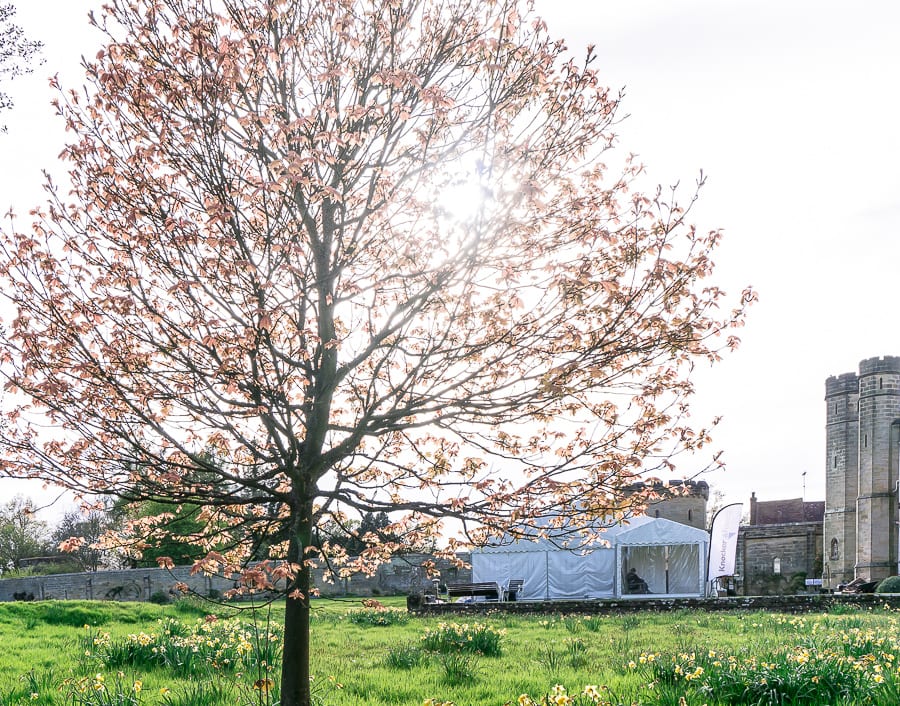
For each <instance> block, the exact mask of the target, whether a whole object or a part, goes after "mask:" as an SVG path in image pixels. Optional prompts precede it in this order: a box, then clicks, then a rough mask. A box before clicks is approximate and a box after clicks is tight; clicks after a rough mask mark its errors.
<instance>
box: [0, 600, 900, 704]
mask: <svg viewBox="0 0 900 706" xmlns="http://www.w3.org/2000/svg"><path fill="white" fill-rule="evenodd" d="M384 602H385V603H386V604H387V605H388V607H389V609H388V610H376V609H370V608H363V607H362V606H361V603H360V602H359V601H353V600H350V601H326V600H320V601H317V602H316V603H315V610H314V617H313V623H312V641H313V645H314V655H313V660H312V669H313V672H314V673H315V675H316V679H315V681H314V690H315V694H316V697H317V699H318V702H319V703H321V704H335V705H337V706H341V705H349V704H368V705H372V706H375V705H376V704H377V705H381V704H403V705H409V706H413V705H415V706H422V704H442V703H447V702H452V703H453V704H456V706H468V705H480V704H485V705H491V706H502V705H503V704H512V705H515V706H532V704H544V703H545V704H560V705H563V706H565V705H567V704H568V705H572V706H585V705H587V704H612V705H617V704H626V705H629V706H630V705H631V704H638V705H640V706H645V705H646V706H649V705H651V704H653V705H657V704H658V705H663V706H666V705H671V706H699V705H700V704H707V705H708V706H714V705H718V706H724V705H725V704H729V705H730V704H767V705H768V704H772V705H773V706H774V705H777V706H790V705H793V704H797V705H806V704H809V705H810V706H813V705H815V706H820V705H823V704H832V705H833V706H857V705H858V706H868V705H872V706H888V705H889V704H890V705H892V706H893V705H896V704H898V703H900V620H898V618H900V614H898V613H896V612H893V611H890V610H887V609H884V610H871V611H841V612H833V613H830V614H817V615H808V616H802V617H792V616H788V615H781V614H763V613H729V614H719V613H716V614H706V613H700V612H688V611H679V612H675V613H668V614H655V613H646V614H637V615H628V616H610V617H588V616H559V615H547V616H510V615H503V614H499V613H497V614H493V615H489V616H487V617H485V618H484V619H481V620H479V621H478V622H477V623H475V622H472V621H471V620H470V621H469V622H468V623H465V621H462V620H456V621H455V620H451V619H446V618H444V619H438V618H417V617H411V616H409V615H408V614H407V613H406V612H405V609H403V608H402V607H401V606H402V605H403V599H386V600H385V601H384ZM208 613H215V614H216V616H217V619H215V620H213V619H210V618H208V617H207V615H208ZM280 620H281V613H280V610H278V609H277V608H273V609H272V611H271V612H269V611H267V610H265V609H263V610H258V611H256V612H255V613H252V612H248V611H243V612H241V613H236V612H234V611H229V610H228V609H223V608H222V607H217V606H214V605H211V604H200V603H196V602H191V601H182V602H179V603H177V604H174V605H170V606H156V605H151V604H125V603H112V602H102V603H101V602H86V601H85V602H82V601H72V602H54V601H47V602H41V603H7V604H0V650H2V651H0V706H8V705H11V704H44V705H54V706H62V705H63V704H66V705H70V704H71V705H73V706H76V705H78V706H94V705H96V706H113V705H115V706H137V705H138V704H146V705H148V706H149V705H155V704H162V705H164V706H250V705H251V704H252V705H253V706H263V705H266V706H274V705H275V704H277V682H278V678H277V675H278V672H279V670H280V664H279V662H278V650H279V641H280ZM85 626H87V627H85Z"/></svg>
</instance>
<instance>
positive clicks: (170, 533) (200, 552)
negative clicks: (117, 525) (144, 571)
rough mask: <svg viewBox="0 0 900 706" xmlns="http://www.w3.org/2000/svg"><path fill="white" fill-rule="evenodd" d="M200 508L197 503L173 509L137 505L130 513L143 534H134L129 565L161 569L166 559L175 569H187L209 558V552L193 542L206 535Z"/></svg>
mask: <svg viewBox="0 0 900 706" xmlns="http://www.w3.org/2000/svg"><path fill="white" fill-rule="evenodd" d="M201 509H202V508H201V506H200V505H197V504H189V503H184V504H181V505H179V506H177V507H172V506H170V505H166V504H164V503H161V502H158V501H155V500H147V501H145V502H142V503H137V504H135V505H134V506H133V507H132V508H131V509H130V510H129V511H128V513H127V514H128V516H129V518H130V519H131V520H132V521H133V522H136V523H137V524H139V525H140V526H141V531H140V532H139V533H134V532H133V533H132V536H133V537H134V541H133V543H132V544H131V545H130V546H129V552H128V554H129V555H130V559H129V560H128V562H129V564H130V565H131V566H133V567H135V568H137V567H145V566H159V560H160V558H162V557H167V558H169V559H171V561H172V564H173V565H174V566H186V565H189V564H193V563H194V562H195V561H197V560H198V559H201V558H203V557H204V556H206V554H207V551H208V550H206V549H204V548H203V546H202V544H199V543H197V542H196V541H195V540H194V539H193V538H194V537H196V536H197V535H198V534H199V535H200V536H204V535H206V534H207V532H206V528H205V526H204V523H203V522H202V521H201V520H200V512H201Z"/></svg>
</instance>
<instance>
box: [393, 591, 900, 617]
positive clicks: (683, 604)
mask: <svg viewBox="0 0 900 706" xmlns="http://www.w3.org/2000/svg"><path fill="white" fill-rule="evenodd" d="M836 605H846V606H853V607H856V608H881V607H890V608H893V609H895V610H896V609H898V608H900V594H896V593H894V594H872V593H868V594H866V593H863V594H837V593H835V594H831V593H828V594H815V595H806V596H747V597H741V598H632V599H628V600H621V599H620V600H597V601H518V602H517V601H512V602H504V603H497V602H491V603H420V602H418V601H417V600H416V597H410V599H408V600H407V607H408V608H409V610H410V611H411V612H413V613H416V614H419V615H462V616H466V615H483V614H484V613H541V614H564V615H565V614H569V615H572V614H579V615H617V614H620V613H639V612H643V611H671V610H682V609H689V610H703V611H706V612H716V611H723V610H732V611H733V610H764V611H770V612H778V613H810V612H821V611H827V610H829V609H830V608H832V607H833V606H836Z"/></svg>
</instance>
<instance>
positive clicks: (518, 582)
mask: <svg viewBox="0 0 900 706" xmlns="http://www.w3.org/2000/svg"><path fill="white" fill-rule="evenodd" d="M524 585H525V579H510V580H509V583H508V584H506V590H505V591H503V600H504V601H515V600H518V599H519V594H520V593H521V592H522V586H524Z"/></svg>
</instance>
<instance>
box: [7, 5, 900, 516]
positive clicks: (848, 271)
mask: <svg viewBox="0 0 900 706" xmlns="http://www.w3.org/2000/svg"><path fill="white" fill-rule="evenodd" d="M100 4H101V3H100V2H99V0H27V1H25V0H20V1H19V2H18V3H17V5H18V9H19V12H18V16H17V22H18V23H19V24H21V25H22V26H23V27H24V28H25V29H26V31H27V33H28V35H29V36H30V37H32V38H35V39H40V40H42V41H43V42H44V43H45V45H46V49H45V58H46V63H45V64H44V65H43V66H39V67H37V68H36V70H35V72H34V74H33V75H31V76H28V77H25V78H22V79H19V80H17V81H16V82H14V83H12V84H8V86H7V88H8V92H10V93H11V94H12V95H13V97H14V99H15V100H16V101H17V105H16V106H15V108H14V109H13V110H11V111H6V112H5V113H4V114H2V115H0V118H2V119H3V122H5V124H6V125H7V126H8V128H9V132H8V134H6V135H0V165H2V168H0V211H2V212H4V213H5V212H6V210H7V208H8V206H9V205H14V206H15V208H16V210H17V211H19V212H21V213H25V212H27V210H28V208H29V207H30V206H32V205H34V204H35V203H38V202H39V201H40V199H41V192H40V183H41V178H40V172H41V169H44V168H49V169H51V170H52V169H53V168H54V162H55V160H56V156H57V155H58V154H59V152H60V150H61V148H62V145H63V140H64V133H63V132H62V129H61V125H60V123H59V120H58V119H57V118H55V117H54V115H53V109H52V108H51V107H50V106H49V101H50V99H51V94H50V91H49V89H48V87H47V77H48V76H50V75H52V74H59V76H60V79H61V82H62V83H63V84H64V85H66V86H71V87H77V86H79V85H80V69H79V66H78V59H79V57H80V56H81V55H82V54H86V55H92V54H93V53H94V52H95V51H96V49H97V48H98V43H97V42H98V40H97V37H96V35H94V34H92V33H91V31H90V30H89V28H88V26H87V22H86V15H87V12H88V10H89V9H91V8H92V7H98V6H99V5H100ZM536 8H537V12H538V13H539V14H540V15H542V16H543V17H544V19H545V20H546V21H547V24H548V26H549V29H550V33H551V34H552V35H554V36H557V37H562V38H565V39H566V40H567V44H568V45H569V47H570V49H571V51H572V52H573V53H574V54H575V55H577V56H581V55H582V54H583V52H584V48H585V47H586V46H587V45H588V44H593V45H595V51H596V53H597V57H598V58H597V62H596V65H595V66H596V68H597V69H598V72H599V75H600V78H601V80H602V81H603V82H605V83H606V84H607V85H608V86H610V87H611V88H614V89H619V88H623V89H624V91H625V98H624V101H623V104H622V114H623V115H625V114H627V115H628V117H627V119H626V120H624V121H623V123H622V124H621V126H620V127H619V130H618V132H619V135H620V140H619V144H620V146H621V149H622V150H623V152H634V153H636V154H638V155H639V156H640V158H641V160H642V161H643V163H644V164H645V165H646V166H647V174H648V179H649V180H650V181H652V183H654V184H655V183H660V184H662V185H664V186H669V185H671V184H674V183H676V182H680V183H681V184H682V185H684V187H685V188H686V191H685V195H688V193H689V191H690V187H691V185H692V184H693V183H694V182H695V180H696V178H697V176H698V175H699V173H700V171H701V170H702V172H703V173H704V174H705V175H706V176H707V178H708V180H707V184H706V186H705V187H704V188H703V190H702V192H701V197H700V201H699V202H698V205H697V208H696V211H695V212H694V215H695V221H696V222H697V224H698V226H699V227H700V228H701V229H702V230H709V229H713V228H721V229H723V230H724V233H725V238H724V240H723V244H722V246H721V248H720V249H719V251H718V254H717V255H716V257H715V260H716V262H717V270H716V274H715V277H714V279H715V282H716V283H717V284H718V285H719V286H721V287H722V288H723V289H725V290H726V291H727V292H728V293H729V294H730V295H731V296H732V301H734V302H737V298H738V296H739V295H740V292H741V290H742V289H743V288H744V287H745V286H747V285H752V286H753V287H754V288H755V289H756V290H757V291H758V293H759V302H758V303H757V304H756V305H755V306H754V307H753V308H752V309H751V311H750V313H749V316H748V323H747V326H746V327H745V328H743V329H742V330H741V331H740V332H739V333H740V336H741V338H742V341H743V342H742V345H741V347H740V348H739V350H738V351H736V352H735V353H733V354H729V355H727V356H726V358H725V360H724V361H723V362H722V363H720V364H718V365H716V366H714V367H712V368H706V367H703V368H701V369H700V370H698V371H697V375H696V378H695V381H696V386H697V396H696V400H695V405H694V415H693V416H694V421H695V423H696V424H697V425H698V426H699V425H702V424H703V423H705V422H707V421H708V420H710V419H712V418H713V417H716V416H721V417H722V421H721V423H720V424H719V426H718V427H717V428H716V431H715V433H714V448H716V449H721V450H722V451H723V456H722V458H723V460H724V461H725V462H726V468H725V469H724V470H721V471H716V472H714V473H711V474H708V475H707V476H704V479H705V480H707V481H708V482H709V483H710V485H711V487H712V489H713V490H719V491H722V493H724V497H725V500H726V501H728V502H743V503H745V504H746V503H747V501H748V499H749V497H750V494H751V492H755V493H756V495H757V497H758V498H759V499H760V500H775V499H784V498H799V497H805V498H806V499H807V500H824V493H825V490H824V487H825V483H824V476H825V468H824V464H825V451H824V448H825V447H824V443H825V433H824V420H825V414H824V402H823V396H824V383H825V378H826V377H827V376H829V375H836V374H840V373H844V372H853V371H856V370H857V366H858V363H859V361H860V360H862V359H864V358H870V357H875V356H883V355H900V307H898V305H897V304H898V302H900V296H898V287H897V283H898V282H900V278H898V276H897V270H898V267H900V115H898V113H900V90H898V86H900V42H898V41H897V37H898V36H900V3H898V2H896V0H859V1H858V2H855V3H848V2H845V1H843V2H833V1H832V0H817V1H815V2H813V1H812V0H752V1H746V0H730V1H729V2H727V3H722V2H718V1H714V0H536ZM702 465H704V464H703V460H702V459H697V460H696V462H695V463H693V464H692V463H686V464H685V465H684V466H683V471H684V473H685V474H690V473H691V472H692V471H693V470H695V469H696V468H699V467H701V466H702ZM804 474H805V475H804ZM14 492H27V493H29V494H35V495H38V496H39V497H41V498H49V497H50V496H49V494H47V493H41V492H40V491H39V490H37V489H35V488H34V487H32V486H21V485H18V484H14V483H12V482H11V481H8V480H2V481H0V499H2V498H3V497H6V496H9V495H11V494H12V493H14Z"/></svg>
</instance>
